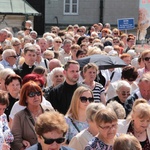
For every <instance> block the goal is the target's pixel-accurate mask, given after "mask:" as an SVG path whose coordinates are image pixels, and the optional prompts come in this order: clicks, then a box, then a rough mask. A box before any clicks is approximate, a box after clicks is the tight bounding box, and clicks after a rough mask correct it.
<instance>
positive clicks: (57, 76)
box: [43, 67, 65, 99]
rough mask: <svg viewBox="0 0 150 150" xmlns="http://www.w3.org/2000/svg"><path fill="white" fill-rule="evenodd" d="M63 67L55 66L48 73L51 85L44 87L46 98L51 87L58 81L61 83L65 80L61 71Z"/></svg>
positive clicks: (57, 83)
mask: <svg viewBox="0 0 150 150" xmlns="http://www.w3.org/2000/svg"><path fill="white" fill-rule="evenodd" d="M63 71H64V69H63V68H62V67H56V68H54V69H53V70H52V71H51V72H50V73H49V75H48V76H49V78H50V80H51V82H52V86H50V87H47V88H45V89H44V91H43V92H44V96H45V98H46V99H47V97H48V95H49V92H50V90H51V89H52V88H54V87H56V86H57V85H59V84H60V83H63V82H64V80H65V76H64V73H63Z"/></svg>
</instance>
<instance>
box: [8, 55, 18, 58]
mask: <svg viewBox="0 0 150 150" xmlns="http://www.w3.org/2000/svg"><path fill="white" fill-rule="evenodd" d="M9 57H13V58H17V57H18V56H15V55H14V56H9Z"/></svg>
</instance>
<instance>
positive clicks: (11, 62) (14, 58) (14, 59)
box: [6, 54, 17, 66]
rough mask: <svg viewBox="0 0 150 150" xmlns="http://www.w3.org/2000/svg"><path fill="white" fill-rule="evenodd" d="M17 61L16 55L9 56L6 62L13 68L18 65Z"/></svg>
mask: <svg viewBox="0 0 150 150" xmlns="http://www.w3.org/2000/svg"><path fill="white" fill-rule="evenodd" d="M16 60H17V56H16V54H14V55H11V56H8V57H7V58H6V61H7V62H8V63H9V64H10V66H13V65H14V64H15V63H16Z"/></svg>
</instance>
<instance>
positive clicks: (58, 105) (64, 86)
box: [47, 82, 81, 115]
mask: <svg viewBox="0 0 150 150" xmlns="http://www.w3.org/2000/svg"><path fill="white" fill-rule="evenodd" d="M80 85H81V84H79V83H76V84H74V85H69V84H68V83H67V82H64V83H61V84H60V85H58V86H56V87H55V88H53V89H52V90H51V91H50V93H49V96H48V98H47V100H48V101H50V103H51V104H52V106H53V107H54V109H56V110H58V111H59V112H60V113H62V114H64V115H65V114H66V112H67V111H68V108H69V106H70V102H71V99H72V95H73V93H74V91H75V90H76V89H77V88H78V87H79V86H80Z"/></svg>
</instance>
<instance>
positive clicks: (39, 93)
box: [28, 91, 41, 97]
mask: <svg viewBox="0 0 150 150" xmlns="http://www.w3.org/2000/svg"><path fill="white" fill-rule="evenodd" d="M35 95H37V96H41V92H40V91H39V92H30V93H29V94H28V96H29V97H34V96H35Z"/></svg>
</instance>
